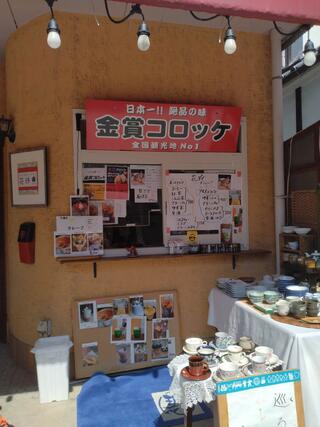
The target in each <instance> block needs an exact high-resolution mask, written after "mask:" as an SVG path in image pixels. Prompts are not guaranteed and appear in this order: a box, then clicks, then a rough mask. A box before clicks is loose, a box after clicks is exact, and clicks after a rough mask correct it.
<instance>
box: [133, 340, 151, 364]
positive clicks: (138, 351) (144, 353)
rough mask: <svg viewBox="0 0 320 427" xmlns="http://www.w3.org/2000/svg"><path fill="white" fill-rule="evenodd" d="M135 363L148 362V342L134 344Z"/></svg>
mask: <svg viewBox="0 0 320 427" xmlns="http://www.w3.org/2000/svg"><path fill="white" fill-rule="evenodd" d="M133 355H134V363H141V362H146V361H147V360H148V349H147V344H146V343H135V344H133Z"/></svg>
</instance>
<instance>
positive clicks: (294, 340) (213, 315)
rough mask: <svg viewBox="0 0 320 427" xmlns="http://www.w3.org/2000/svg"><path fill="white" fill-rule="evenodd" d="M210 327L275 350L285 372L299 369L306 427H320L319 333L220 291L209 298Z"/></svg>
mask: <svg viewBox="0 0 320 427" xmlns="http://www.w3.org/2000/svg"><path fill="white" fill-rule="evenodd" d="M208 324H209V325H212V326H215V327H217V328H218V329H219V330H222V331H225V332H228V333H229V334H230V335H232V336H234V337H235V338H236V339H239V337H240V336H243V335H247V336H251V337H252V339H253V340H254V341H255V342H256V343H257V344H260V345H267V346H269V347H272V348H273V350H274V353H275V354H277V355H278V356H279V357H280V359H282V360H283V367H284V369H295V368H298V369H300V372H301V385H302V393H303V404H304V411H305V420H306V427H320V404H319V398H320V329H312V328H303V327H299V326H292V325H287V324H285V323H280V322H277V321H276V320H273V319H272V318H271V317H270V315H266V314H263V313H260V312H258V311H257V310H255V309H254V308H252V307H250V306H248V305H247V304H244V303H242V302H241V301H238V300H236V299H233V298H231V297H229V296H227V295H225V294H224V293H223V292H221V291H220V290H219V289H216V288H215V289H213V290H212V291H211V292H210V295H209V315H208Z"/></svg>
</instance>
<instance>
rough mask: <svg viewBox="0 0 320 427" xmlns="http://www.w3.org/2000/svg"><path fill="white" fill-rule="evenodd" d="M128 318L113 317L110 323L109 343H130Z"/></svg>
mask: <svg viewBox="0 0 320 427" xmlns="http://www.w3.org/2000/svg"><path fill="white" fill-rule="evenodd" d="M130 323H131V322H130V317H129V316H113V318H112V323H111V339H110V341H111V343H117V342H121V341H123V342H128V341H130Z"/></svg>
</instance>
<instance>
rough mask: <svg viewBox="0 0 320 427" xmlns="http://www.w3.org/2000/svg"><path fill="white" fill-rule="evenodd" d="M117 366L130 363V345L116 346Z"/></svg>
mask: <svg viewBox="0 0 320 427" xmlns="http://www.w3.org/2000/svg"><path fill="white" fill-rule="evenodd" d="M116 353H117V362H116V363H117V365H126V364H128V363H131V344H116Z"/></svg>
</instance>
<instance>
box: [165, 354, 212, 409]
mask: <svg viewBox="0 0 320 427" xmlns="http://www.w3.org/2000/svg"><path fill="white" fill-rule="evenodd" d="M188 358H189V355H187V354H182V355H180V356H177V357H175V358H174V359H173V360H172V361H171V362H170V363H169V365H168V369H169V373H170V375H171V376H172V377H173V378H172V383H171V386H170V392H171V393H172V394H173V396H174V398H175V400H176V402H177V403H180V405H181V407H182V408H183V410H184V412H185V413H186V412H187V409H188V407H189V408H190V407H192V406H193V405H196V404H197V403H200V402H207V403H209V402H211V401H212V400H214V399H215V394H214V391H215V383H214V382H213V380H212V378H211V377H210V378H208V379H207V380H203V381H190V380H187V379H185V378H183V377H182V375H181V370H182V369H183V368H184V367H185V366H188V364H189V363H188Z"/></svg>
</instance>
